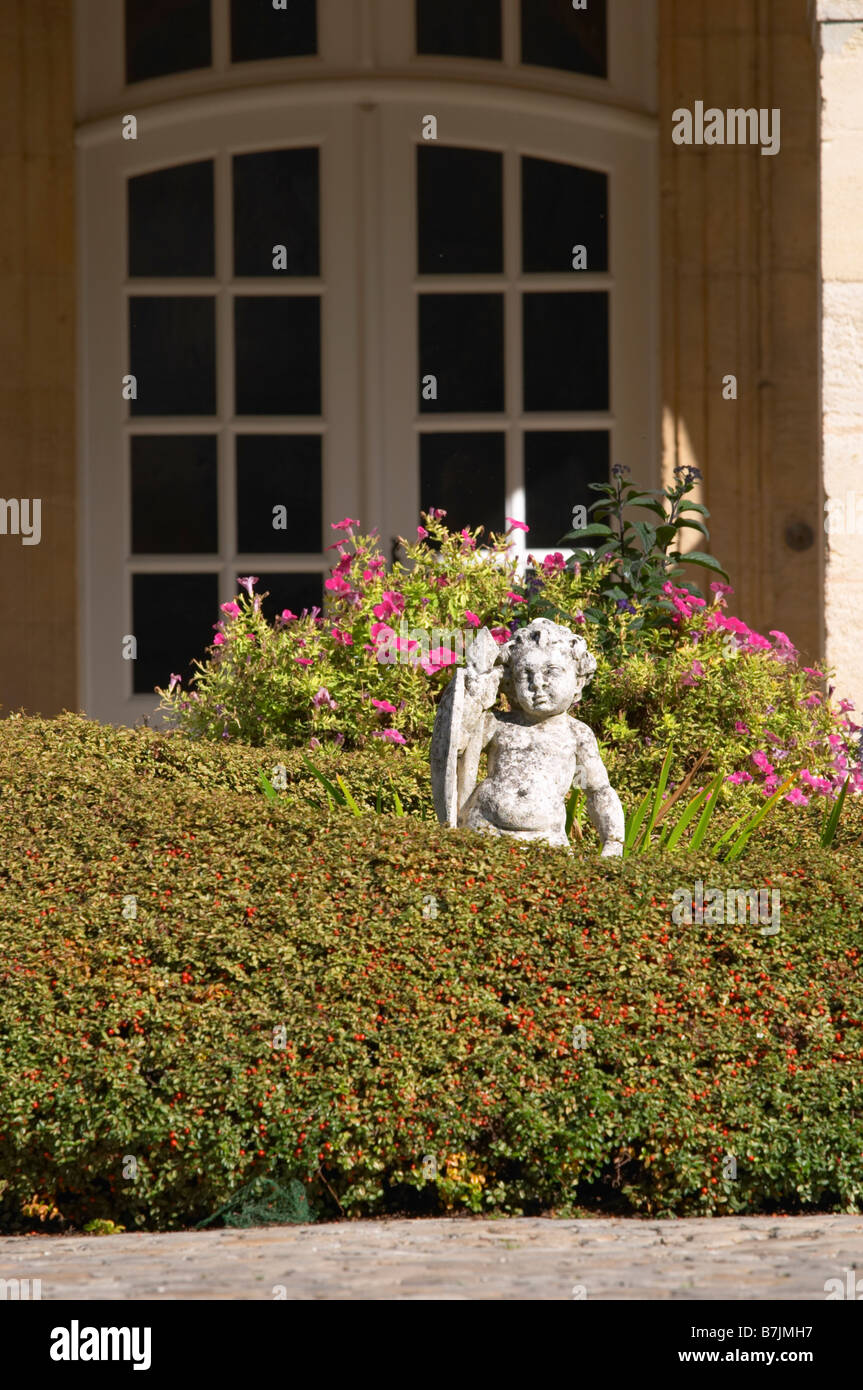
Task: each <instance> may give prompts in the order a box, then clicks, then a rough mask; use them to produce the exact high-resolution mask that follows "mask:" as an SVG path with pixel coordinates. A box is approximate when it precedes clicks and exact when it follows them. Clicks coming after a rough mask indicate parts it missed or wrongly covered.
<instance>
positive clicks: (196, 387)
mask: <svg viewBox="0 0 863 1390" xmlns="http://www.w3.org/2000/svg"><path fill="white" fill-rule="evenodd" d="M215 305H216V301H215V300H214V299H213V298H211V297H209V296H207V297H204V296H202V295H195V296H192V295H170V296H168V295H166V296H159V295H153V296H148V297H146V298H144V297H143V296H133V297H132V298H131V299H130V300H129V359H130V364H131V365H130V367H129V371H130V372H131V373H132V375H133V376H134V377H135V379H136V382H137V392H138V399H137V400H133V401H131V402H130V410H131V413H132V415H215V413H216V310H215Z"/></svg>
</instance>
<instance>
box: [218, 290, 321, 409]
mask: <svg viewBox="0 0 863 1390" xmlns="http://www.w3.org/2000/svg"><path fill="white" fill-rule="evenodd" d="M234 331H235V348H234V351H235V354H236V362H235V369H236V386H237V406H236V410H237V414H238V415H320V413H321V302H320V300H319V299H318V297H317V296H316V295H314V296H313V295H308V296H300V295H287V296H285V297H284V298H279V299H265V298H263V297H261V298H257V297H255V298H252V297H251V296H238V297H237V298H236V299H235V300H234Z"/></svg>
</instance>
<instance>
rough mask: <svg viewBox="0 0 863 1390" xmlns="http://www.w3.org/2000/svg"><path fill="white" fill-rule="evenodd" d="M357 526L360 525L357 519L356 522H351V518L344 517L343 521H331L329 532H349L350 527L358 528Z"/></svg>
mask: <svg viewBox="0 0 863 1390" xmlns="http://www.w3.org/2000/svg"><path fill="white" fill-rule="evenodd" d="M359 524H360V523H359V519H357V520H356V521H353V520H352V519H351V517H349V516H346V517H345V518H344V520H343V521H331V522H330V530H331V531H349V530H350V529H351V527H352V526H359Z"/></svg>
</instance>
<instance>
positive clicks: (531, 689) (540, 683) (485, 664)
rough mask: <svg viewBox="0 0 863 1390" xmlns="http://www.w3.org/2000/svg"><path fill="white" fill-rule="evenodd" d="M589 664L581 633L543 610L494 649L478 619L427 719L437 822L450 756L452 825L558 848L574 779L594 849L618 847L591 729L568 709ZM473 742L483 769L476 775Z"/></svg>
mask: <svg viewBox="0 0 863 1390" xmlns="http://www.w3.org/2000/svg"><path fill="white" fill-rule="evenodd" d="M490 643H491V644H492V645H491V646H490V645H489V644H490ZM595 670H596V662H595V661H594V659H593V657H592V656H591V655H590V653H589V651H588V649H587V643H586V642H585V640H584V638H583V637H581V636H579V635H577V634H576V633H574V632H572V631H571V630H570V629H569V628H567V627H562V626H560V625H559V624H558V623H553V622H551V621H550V620H549V619H547V618H537V619H535V621H534V622H532V623H530V624H528V626H526V627H524V628H521V629H519V631H518V632H517V633H516V634H515V637H514V638H513V639H512V641H511V642H508V643H506V645H505V646H504V647H502V648H500V649H497V648H495V647H494V639H493V638H492V637H491V634H490V633H488V632H487V629H485V628H483V629H482V631H481V633H480V634H479V635H478V637H477V640H476V642H475V643H474V645H473V647H472V648H471V652H470V655H469V657H468V663H467V670H466V672H465V673H464V675H462V673H461V672H457V673H456V676H455V677H454V678H453V682H452V683H451V685H450V687H448V689H447V691H446V692H445V694H444V696H443V698H442V700H441V704H440V707H439V710H438V715H437V718H436V720H435V730H434V736H433V738H432V755H431V758H432V786H433V788H434V795H435V809H436V811H437V815H438V819H439V820H440V821H441V823H442V824H445V825H452V824H454V823H455V822H454V805H453V780H454V777H453V765H454V761H457V762H458V776H457V782H458V794H457V798H456V801H457V824H458V825H459V826H462V827H465V828H467V829H469V830H479V831H483V832H485V833H488V834H492V835H512V836H513V837H514V838H516V839H519V840H542V841H544V842H545V843H547V844H550V845H556V846H560V847H561V848H566V849H568V848H569V841H568V839H567V835H566V808H565V798H566V796H567V793H568V792H569V790H570V787H572V786H579V787H581V788H582V789H583V790H584V791H585V793H586V797H587V813H588V815H589V817H590V819H591V822H592V823H593V825H594V827H595V828H596V831H597V833H598V835H599V838H600V840H601V841H602V853H603V855H604V856H610V855H619V854H620V853H621V852H622V847H623V836H624V819H623V811H622V809H621V805H620V801H619V799H618V796H617V793H616V792H615V791H614V790H613V789H612V787H611V786H610V784H609V780H608V774H607V773H606V770H605V767H604V765H603V762H602V759H601V757H600V755H599V749H598V747H597V743H596V739H595V737H594V735H593V733H592V732H591V730H590V729H589V728H588V726H587V725H586V724H582V723H581V722H580V721H579V720H577V719H573V718H572V717H571V716H570V715H569V714H568V710H569V708H570V706H571V705H572V704H573V703H575V702H576V701H577V700H578V699H579V698H580V696H581V692H582V690H583V689H584V686H585V685H586V684H587V682H588V681H589V680H590V678H591V676H592V675H593V672H594V671H595ZM498 688H500V689H501V690H503V692H504V693H505V694H506V695H507V697H508V700H509V704H510V710H509V711H508V712H507V713H501V712H497V713H494V712H493V711H492V706H493V704H494V702H495V699H496V698H497V693H498ZM483 748H487V750H488V775H487V776H486V778H485V780H484V781H482V782H480V783H479V784H477V782H476V777H477V770H478V766H479V756H480V752H481V751H482V749H483Z"/></svg>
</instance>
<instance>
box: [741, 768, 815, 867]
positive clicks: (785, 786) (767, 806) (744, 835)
mask: <svg viewBox="0 0 863 1390" xmlns="http://www.w3.org/2000/svg"><path fill="white" fill-rule="evenodd" d="M796 781H797V773H796V772H795V773H793V774H792V776H790V777H788V778H786V780H785V781H784V782H783V783H782V786H781V787H780V788H779V790H778V791H775V792H774V793H773V795H772V796H771V798H770V800H769V801H765V803H764V805H763V806H762V807H760V809H759V810H757V811H756V812H755V814H754V816H753V817H752V820H751V823H750V824H749V825H745V826H744V827H743V829H742V830H741V832H740V834H739V835H738V836H737V839H736V840H735V841H734V844H733V845H732V846H731V848H730V850H729V851H728V853H727V854H726V856H725V859H724V863H726V864H731V863H733V862H734V860H735V859H739V858H740V856H741V854H742V853H743V851H744V850H745V848H746V846H747V844H748V843H749V838H750V836H751V835H752V832H753V831H754V830H757V828H758V826H759V825H760V824H761V822H762V821H763V820H764V818H765V816H768V815H769V814H770V812H771V811H772V810H773V808H774V807H775V806H776V804H777V802H778V801H779V800H780V798H781V797H783V796H784V795H785V793H786V792H787V791H788V790H789V788H790V787H792V786H793V785H794V783H795V782H796Z"/></svg>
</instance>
